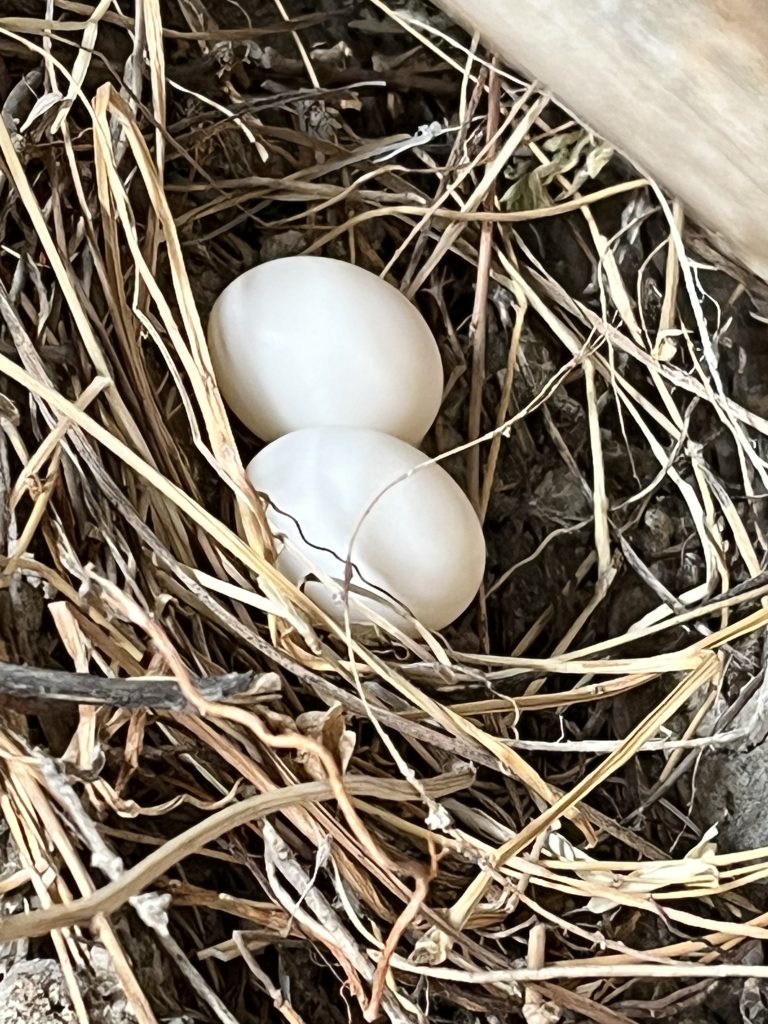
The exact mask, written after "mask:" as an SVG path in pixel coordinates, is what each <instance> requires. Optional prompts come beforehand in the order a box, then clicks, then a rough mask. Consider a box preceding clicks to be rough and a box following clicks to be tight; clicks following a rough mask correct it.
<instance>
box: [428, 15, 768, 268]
mask: <svg viewBox="0 0 768 1024" xmlns="http://www.w3.org/2000/svg"><path fill="white" fill-rule="evenodd" d="M434 2H435V3H436V4H437V6H439V7H440V8H441V9H442V10H444V11H445V12H446V13H447V14H448V15H450V17H451V18H453V20H455V21H456V22H458V23H459V24H462V25H464V26H465V27H466V28H467V29H468V31H470V32H472V31H474V30H477V31H478V32H479V33H480V36H481V38H482V39H483V40H484V42H485V43H486V45H487V46H488V47H489V48H490V49H491V50H493V51H495V52H496V53H498V54H499V55H500V56H501V57H503V58H504V59H505V60H506V61H507V62H508V63H509V65H510V66H511V67H512V68H517V69H520V70H522V71H525V72H526V74H527V75H528V76H530V77H531V78H533V79H536V80H537V81H539V82H541V83H542V86H543V87H544V88H546V89H549V90H550V91H551V92H552V93H553V95H555V96H556V97H557V99H558V100H559V101H560V102H561V103H562V104H563V106H564V107H565V108H566V109H567V110H569V111H571V112H572V113H573V114H574V115H575V116H576V117H578V118H579V120H581V121H582V122H584V123H585V124H588V125H590V127H592V128H593V129H594V130H595V131H596V132H597V133H598V134H600V135H602V136H603V137H604V138H605V139H607V140H608V141H609V142H610V143H612V144H613V145H614V146H615V147H616V148H617V149H618V150H620V151H622V152H623V153H624V154H625V155H626V156H627V157H629V159H630V160H632V161H633V163H635V164H636V165H637V166H638V167H639V168H640V169H641V170H642V171H643V173H646V174H648V175H651V176H652V177H654V178H655V179H656V180H657V181H658V182H659V183H661V184H662V185H664V186H665V187H666V188H667V189H669V190H670V191H671V192H672V193H674V194H675V195H677V196H679V197H680V198H681V199H682V201H683V203H684V204H685V207H686V210H687V212H688V213H690V214H692V215H693V217H694V219H695V220H696V221H697V222H698V223H700V224H701V225H702V226H703V227H705V228H707V229H709V230H710V231H711V232H712V233H713V234H714V235H715V241H716V243H717V244H718V245H719V247H720V248H721V249H722V250H723V251H724V252H727V253H728V254H729V255H733V256H735V257H737V258H738V259H740V260H742V261H743V262H744V263H745V264H746V265H747V266H748V267H750V268H751V269H752V270H753V271H754V272H755V273H757V274H759V275H760V276H762V277H763V278H766V279H768V242H767V241H766V235H767V232H768V2H767V0H434Z"/></svg>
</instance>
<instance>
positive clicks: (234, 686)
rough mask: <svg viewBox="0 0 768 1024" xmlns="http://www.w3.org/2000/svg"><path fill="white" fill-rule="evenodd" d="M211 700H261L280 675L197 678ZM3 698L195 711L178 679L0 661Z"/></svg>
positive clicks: (272, 691) (273, 692)
mask: <svg viewBox="0 0 768 1024" xmlns="http://www.w3.org/2000/svg"><path fill="white" fill-rule="evenodd" d="M196 686H197V688H198V690H199V691H200V693H201V694H202V695H203V696H204V697H206V698H207V699H208V700H216V701H219V700H232V699H233V698H238V699H239V700H243V701H256V700H259V699H262V700H263V699H264V698H265V697H266V698H269V697H270V696H275V695H276V694H277V693H279V689H280V679H279V676H277V675H276V674H275V673H274V672H264V673H262V674H258V673H255V672H232V673H229V674H228V675H222V676H216V677H215V678H210V679H198V680H196ZM3 699H5V700H6V701H7V700H11V701H13V702H14V703H18V704H19V705H20V706H22V707H23V708H24V709H25V710H27V711H28V710H30V705H33V704H34V705H36V704H39V703H41V702H45V703H46V704H48V705H49V706H50V703H51V702H52V701H55V702H60V703H65V704H108V705H111V706H112V707H122V708H153V709H155V710H158V711H159V710H163V711H192V710H193V709H192V708H191V707H190V705H189V703H188V702H187V700H186V698H185V697H184V695H183V694H182V692H181V690H180V689H179V687H178V685H177V684H176V682H175V680H173V679H170V678H159V677H156V676H154V677H153V676H146V677H142V678H141V679H106V678H104V677H103V676H96V675H86V674H84V673H78V672H62V671H57V670H55V669H43V668H32V667H31V666H28V665H10V664H7V663H5V662H0V703H2V702H3Z"/></svg>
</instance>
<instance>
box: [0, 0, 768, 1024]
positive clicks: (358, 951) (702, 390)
mask: <svg viewBox="0 0 768 1024" xmlns="http://www.w3.org/2000/svg"><path fill="white" fill-rule="evenodd" d="M11 6H12V7H13V8H14V10H13V12H12V14H11V15H10V16H5V17H2V18H0V106H1V107H2V117H0V203H1V206H0V210H1V214H0V244H1V245H2V255H0V324H2V327H1V329H0V392H1V393H0V661H2V662H4V663H5V664H4V665H0V715H2V718H1V719H0V753H1V754H2V778H1V780H0V809H1V810H2V815H3V819H4V828H5V832H4V834H3V836H2V842H3V849H4V857H3V863H4V865H5V867H4V869H3V870H2V872H0V899H1V900H2V905H3V914H2V916H0V950H2V955H3V964H4V969H5V971H6V980H5V982H4V983H3V984H4V986H8V985H10V984H11V983H13V984H16V981H15V980H14V979H16V980H18V979H19V978H21V977H22V976H23V977H26V976H27V972H34V970H35V969H36V967H35V965H39V964H43V965H45V972H44V976H45V977H46V978H48V979H49V981H50V985H49V984H48V982H45V985H43V984H42V982H40V986H42V988H43V989H44V990H45V992H48V993H50V992H52V991H53V990H54V989H55V992H54V996H55V1000H54V1001H55V1003H56V1005H55V1006H54V1007H53V1009H52V1010H51V1013H53V1014H57V1015H54V1016H51V1015H49V1017H47V1018H44V1017H41V1018H40V1019H41V1020H42V1019H46V1020H48V1019H49V1020H51V1021H53V1020H57V1021H58V1020H61V1021H65V1020H66V1021H69V1020H77V1021H80V1022H86V1021H88V1020H97V1021H101V1022H102V1024H105V1022H108V1021H112V1020H115V1021H117V1020H122V1019H129V1017H130V1019H134V1020H136V1021H139V1022H140V1024H155V1022H158V1021H160V1020H176V1021H192V1020H195V1021H210V1022H215V1021H219V1022H230V1024H231V1022H235V1021H238V1022H242V1024H250V1022H254V1024H256V1022H264V1021H267V1020H285V1021H288V1022H290V1024H305V1022H310V1021H321V1022H323V1024H325V1022H329V1024H330V1022H336V1021H339V1022H341V1021H347V1020H352V1021H362V1020H368V1021H371V1020H374V1019H378V1018H379V1017H380V1016H381V1017H382V1018H384V1019H387V1020H389V1021H392V1022H395V1024H417V1022H425V1021H427V1020H430V1021H453V1022H460V1024H469V1022H470V1021H472V1022H474V1021H483V1022H487V1024H496V1022H498V1024H506V1022H514V1021H526V1022H527V1024H544V1022H555V1021H560V1020H562V1021H571V1022H578V1021H597V1022H600V1024H628V1022H629V1021H641V1020H658V1019H662V1018H663V1019H665V1020H675V1019H678V1020H680V1021H685V1020H690V1019H696V1020H697V1021H703V1022H706V1021H710V1020H711V1021H712V1022H714V1021H716V1020H718V1019H719V1020H725V1019H727V1020H729V1021H730V1020H736V1019H738V1018H739V1017H741V1019H743V1020H750V1021H753V1020H755V1021H756V1020H762V1019H764V1013H765V1006H766V1005H768V998H767V997H766V991H768V989H766V981H767V980H768V966H766V964H765V962H764V959H763V954H762V948H763V943H764V940H765V939H766V938H768V916H766V915H765V914H764V913H763V912H762V911H761V909H760V907H759V906H756V905H755V903H754V902H752V901H753V900H755V899H758V898H759V896H757V895H756V893H758V892H759V889H756V888H755V886H756V884H757V883H760V882H761V880H763V879H765V878H766V876H768V855H767V854H766V849H765V848H760V847H758V848H753V849H749V848H745V843H744V840H743V837H746V836H750V837H752V836H754V835H755V834H756V832H755V829H756V827H757V826H756V823H755V822H752V821H743V822H742V821H741V819H740V818H738V817H737V818H734V814H736V815H741V814H742V813H745V814H746V813H749V814H752V815H756V814H758V813H759V807H758V809H757V810H756V809H755V807H756V805H755V802H754V801H752V802H750V801H748V800H747V801H745V800H741V801H739V800H736V801H735V802H732V801H729V800H727V799H725V798H724V801H723V805H722V806H718V804H717V801H715V802H714V806H713V800H711V799H710V800H709V801H705V802H702V801H701V799H700V792H697V787H698V788H699V789H700V787H701V785H702V779H706V778H707V771H709V770H710V768H709V766H711V765H712V764H715V765H717V769H716V771H717V774H718V777H722V776H723V775H724V774H726V775H727V773H728V771H729V767H728V766H729V764H730V763H731V760H730V759H731V756H732V755H735V756H736V758H737V760H736V762H734V763H735V764H736V765H737V766H738V765H740V764H741V763H742V762H744V763H746V761H745V759H747V760H748V759H749V758H750V757H751V756H755V755H754V752H755V751H760V748H761V745H762V744H763V743H764V737H765V723H764V716H765V710H764V709H765V701H766V681H765V680H766V676H765V672H766V645H765V626H766V623H768V575H766V569H765V555H766V517H765V509H764V497H765V494H766V493H767V492H768V462H766V436H767V435H768V420H766V418H765V416H766V401H765V393H766V392H765V384H764V382H765V372H764V369H763V366H764V359H765V356H764V354H763V351H762V350H763V348H764V342H763V338H764V332H765V311H766V309H768V305H766V296H765V289H764V286H763V285H761V284H760V283H759V282H757V281H755V280H753V279H751V278H749V277H748V276H747V275H745V274H744V273H743V272H741V271H740V270H739V269H738V268H735V267H733V266H732V265H730V264H727V263H726V262H725V261H724V260H722V259H721V258H720V257H718V256H717V254H716V253H715V252H714V251H713V250H712V249H711V247H710V245H709V243H708V241H707V240H706V239H705V238H704V237H703V236H702V235H701V234H700V233H699V232H698V231H697V230H696V227H695V225H690V224H688V223H687V222H686V219H685V211H684V210H682V209H681V208H680V206H679V205H678V204H676V203H675V202H673V201H672V200H670V199H669V198H668V197H667V196H665V195H664V194H663V192H662V191H661V190H660V189H659V188H658V187H657V186H656V184H655V183H654V182H652V181H648V180H646V179H645V178H643V177H642V176H641V175H639V174H638V173H637V172H636V171H635V170H634V169H633V168H632V167H630V166H629V165H628V164H627V163H626V162H625V161H624V160H623V159H622V158H621V157H620V156H618V155H616V154H614V153H613V152H612V151H611V150H610V149H609V148H608V147H607V146H606V145H605V144H604V143H603V142H602V141H601V140H599V139H596V138H595V137H594V136H593V135H592V134H591V133H590V132H589V131H588V130H587V129H586V128H585V127H583V126H581V125H579V124H578V123H576V122H574V121H573V119H572V118H571V117H570V116H569V115H567V114H565V113H564V112H563V111H562V110H561V109H559V108H558V107H557V106H556V105H555V104H554V103H553V102H552V101H551V99H550V98H549V97H548V96H547V95H544V94H542V93H540V92H539V91H538V89H537V87H534V86H532V85H530V84H529V83H527V82H525V81H523V80H521V79H520V78H519V76H518V75H517V73H516V71H515V69H506V68H504V67H503V66H502V65H501V64H500V63H499V62H498V61H497V60H496V59H495V58H494V57H493V55H492V54H488V53H486V52H484V51H483V50H482V49H479V48H478V46H477V44H476V43H475V42H473V41H472V40H470V39H468V38H467V37H466V36H465V35H463V34H462V33H461V32H460V31H459V30H458V29H457V28H456V27H455V26H453V25H451V24H450V23H448V22H447V21H446V20H445V19H444V18H442V16H440V15H439V14H437V13H436V12H435V11H434V10H433V9H432V8H426V7H424V6H423V5H421V4H417V3H409V4H407V5H405V6H398V5H391V4H390V3H389V2H388V0H371V2H370V3H368V2H362V0H360V2H346V3H345V2H342V3H339V4H321V5H317V4H313V3H310V2H308V0H307V2H303V0H291V2H290V3H289V2H288V0H284V2H280V0H265V2H256V0H249V2H245V0H244V2H243V3H240V4H230V3H224V2H222V0H215V2H214V0H167V2H163V3H162V4H161V3H160V0H143V3H139V4H137V5H136V10H135V13H134V12H133V7H132V5H123V6H122V7H120V6H118V5H115V4H111V3H109V2H99V3H96V4H94V5H91V4H87V3H81V2H79V0H48V3H47V4H46V5H45V7H46V13H45V17H42V16H41V13H40V9H39V5H38V4H36V3H32V2H31V0H30V2H27V0H14V3H13V4H12V5H11ZM5 10H6V15H7V13H8V7H7V5H6V9H5ZM301 252H304V253H323V254H325V255H329V256H334V257H336V258H340V259H344V260H350V261H354V262H357V263H359V264H361V265H363V266H365V267H367V268H368V269H370V270H372V271H374V272H376V273H379V274H381V275H384V276H386V277H387V278H388V279H389V280H391V281H393V282H395V283H396V284H397V285H398V286H399V287H401V289H402V290H403V292H404V293H405V294H406V295H407V296H408V297H409V298H411V299H412V300H413V301H415V302H416V303H417V304H418V306H419V308H420V310H421V311H422V312H423V314H424V315H425V317H426V318H427V319H428V321H429V322H430V324H431V326H432V328H433V330H434V333H435V334H436V336H437V337H438V339H439V343H440V346H441V351H442V355H443V359H444V364H445V368H446V381H447V385H446V392H445V397H444V402H443V408H442V411H441V414H440V417H439V419H438V422H437V424H436V426H435V428H434V430H433V431H432V432H431V434H430V435H429V437H428V439H427V441H426V446H427V449H426V450H427V454H428V455H429V457H430V458H435V459H440V460H441V462H442V464H443V465H445V467H446V468H447V469H448V470H449V471H450V472H451V473H452V474H453V475H454V476H455V477H456V479H457V480H458V481H459V482H460V483H461V484H462V486H464V487H465V489H466V490H467V492H468V493H469V495H470V497H471V498H472V500H473V501H474V503H475V506H476V508H477V509H478V512H479V514H480V516H481V518H482V519H483V521H484V527H485V533H486V538H487V544H488V554H489V557H488V572H487V577H486V581H485V584H484V587H483V589H482V590H481V592H480V594H479V595H478V598H477V600H476V602H475V603H474V605H473V606H472V608H471V609H470V610H469V611H468V612H467V613H466V614H465V615H464V616H463V617H462V619H461V620H460V621H458V622H457V623H455V624H454V625H453V626H452V627H451V628H449V629H447V630H446V631H445V632H444V633H443V634H442V635H435V636H432V635H429V634H427V633H426V632H425V633H424V635H423V636H422V637H420V638H418V639H417V640H408V639H407V638H404V637H402V636H396V635H393V634H388V633H386V632H385V631H382V632H381V633H379V634H378V635H377V636H376V637H375V638H373V639H368V640H364V639H362V638H360V637H359V636H354V635H350V634H348V633H347V632H346V631H345V630H344V629H343V628H342V627H340V626H338V625H336V624H335V623H333V622H331V621H329V620H327V619H325V620H323V618H322V616H319V618H318V615H317V613H316V610H315V609H313V608H312V607H311V605H310V603H309V599H308V598H307V597H306V595H305V594H303V593H302V592H300V591H299V590H297V589H296V588H295V587H294V586H293V585H291V584H290V583H289V582H288V581H287V580H285V579H283V578H282V576H281V575H280V573H279V572H278V571H277V570H276V569H275V568H274V565H273V559H272V542H271V538H270V536H269V533H268V529H267V527H266V523H265V518H264V514H263V508H262V506H261V504H260V500H259V498H258V497H257V495H256V494H254V493H253V491H252V490H251V489H250V487H249V485H248V481H247V479H246V477H245V474H244V470H243V465H244V462H245V461H247V460H248V459H250V458H251V457H252V455H253V454H254V452H255V450H256V447H257V442H256V441H255V440H254V439H253V438H252V437H250V436H249V435H248V434H247V433H246V432H245V431H244V430H243V429H242V428H241V427H240V425H239V424H238V423H237V422H235V421H234V420H232V419H230V418H229V417H228V414H227V411H226V409H225V407H224V406H223V404H222V401H221V398H220V396H219V393H218V390H217V388H216V385H215V381H214V378H213V375H212V372H211V365H210V360H209V356H208V352H207V347H206V341H205V333H204V325H205V321H206V317H207V314H208V312H209V310H210V307H211V305H212V303H213V301H214V299H215V298H216V296H217V295H218V293H219V292H220V291H221V289H222V288H223V287H224V286H225V285H226V284H227V283H228V282H229V281H230V280H232V279H233V278H234V277H235V276H237V275H238V274H239V273H241V272H242V271H243V270H244V269H245V268H247V267H249V266H253V265H254V264H256V263H257V262H259V261H262V260H267V259H275V258H278V257H280V256H285V255H291V254H296V253H301ZM318 622H320V623H321V625H318ZM762 753H764V751H762ZM737 770H738V771H741V768H738V767H737ZM706 785H707V788H708V790H709V789H712V791H715V787H714V786H713V785H712V784H711V783H707V784H706ZM727 790H728V786H727V784H726V785H725V787H724V791H727ZM717 791H718V792H719V790H717ZM745 808H746V809H747V810H746V811H745V810H744V809H745ZM750 808H751V810H750ZM718 825H724V826H725V832H724V835H725V838H726V840H727V841H726V842H725V843H723V842H722V839H721V838H720V837H719V836H718V830H717V826H718ZM763 842H765V840H763ZM40 977H43V975H42V974H41V975H40ZM41 991H42V990H41ZM43 994H44V993H43ZM41 998H42V995H41ZM761 1014H762V1016H761ZM717 1015H719V1016H717ZM3 1019H6V1018H3ZM8 1019H11V1018H8Z"/></svg>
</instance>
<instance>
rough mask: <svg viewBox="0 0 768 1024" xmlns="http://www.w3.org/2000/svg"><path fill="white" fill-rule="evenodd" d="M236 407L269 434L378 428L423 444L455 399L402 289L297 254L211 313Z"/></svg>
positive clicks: (254, 273)
mask: <svg viewBox="0 0 768 1024" xmlns="http://www.w3.org/2000/svg"><path fill="white" fill-rule="evenodd" d="M208 344H209V348H210V353H211V359H212V362H213V368H214V371H215V373H216V379H217V381H218V384H219V388H220V390H221V393H222V395H223V397H224V400H225V401H226V402H227V404H228V405H229V406H230V408H231V409H232V411H233V412H234V413H235V414H236V415H237V416H238V417H239V419H241V420H242V422H243V423H244V424H245V425H246V426H247V427H249V428H250V429H251V430H252V431H253V433H254V434H256V436H257V437H260V438H262V439H263V440H265V441H271V440H273V439H274V438H276V437H281V436H282V435H283V434H287V433H290V431H292V430H300V429H302V428H304V427H321V426H348V427H367V428H370V429H372V430H381V431H383V432H384V433H385V434H392V435H393V436H395V437H400V438H402V439H403V440H405V441H409V442H411V443H416V444H417V443H418V442H419V441H421V439H422V438H423V437H424V435H425V434H426V432H427V431H428V430H429V428H430V426H431V425H432V423H433V422H434V419H435V416H436V415H437V411H438V409H439V407H440V401H441V398H442V390H443V369H442V364H441V361H440V353H439V351H438V348H437V344H436V343H435V339H434V337H433V336H432V332H431V331H430V329H429V327H428V326H427V323H426V321H425V320H424V318H423V317H422V316H421V314H420V313H419V311H418V310H417V309H416V307H415V306H414V305H412V304H411V303H410V302H409V301H408V300H407V299H406V298H405V296H404V295H402V294H401V293H400V292H399V291H398V290H397V289H396V288H394V287H393V286H392V285H391V284H387V282H386V281H383V280H382V279H381V278H379V277H377V276H376V275H375V274H371V273H369V271H367V270H363V269H362V268H361V267H356V266H353V265H352V264H351V263H344V262H342V261H341V260H333V259H327V258H325V257H322V256H289V257H286V258H285V259H279V260H272V261H271V262H269V263H264V264H262V265H261V266H258V267H254V268H253V269H252V270H248V271H246V272H245V273H244V274H241V275H240V277H238V278H236V279H235V280H234V281H233V282H232V283H231V284H230V285H228V287H227V288H225V289H224V291H223V292H222V293H221V295H220V296H219V298H218V299H217V300H216V303H215V305H214V307H213V310H212V312H211V318H210V322H209V325H208Z"/></svg>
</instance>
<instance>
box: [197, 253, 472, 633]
mask: <svg viewBox="0 0 768 1024" xmlns="http://www.w3.org/2000/svg"><path fill="white" fill-rule="evenodd" d="M208 341H209V348H210V353H211V360H212V363H213V368H214V372H215V374H216V379H217V382H218V385H219V389H220V391H221V394H222V396H223V398H224V400H225V401H226V402H227V404H228V405H229V406H230V408H231V409H232V410H233V412H234V413H235V414H236V415H237V416H238V418H239V419H240V420H242V422H243V423H244V424H245V425H246V426H247V427H249V428H250V429H251V430H252V431H253V433H254V434H256V435H257V436H258V437H260V438H262V439H263V440H265V441H271V442H272V443H271V444H268V445H267V446H266V447H265V448H264V449H263V450H262V451H261V452H260V453H259V454H258V455H256V457H255V458H254V459H252V460H251V462H250V463H249V465H248V467H247V469H246V472H247V475H248V477H249V479H250V481H251V483H252V485H253V487H254V488H255V489H256V490H257V491H258V492H260V493H261V494H263V495H265V496H266V498H267V511H266V514H267V519H268V521H269V523H270V526H271V528H272V530H273V532H274V534H275V537H276V539H277V541H278V547H279V553H278V559H277V566H278V568H279V569H280V571H281V572H282V573H283V574H284V575H285V576H286V577H287V578H288V579H291V580H292V581H293V582H294V583H296V584H298V585H300V586H302V587H303V588H304V589H305V591H306V592H307V594H308V596H310V597H311V598H312V600H313V601H314V602H315V604H317V605H318V607H320V608H322V609H323V610H324V611H326V612H327V613H328V614H329V615H331V616H332V617H333V618H335V619H336V620H337V621H343V619H344V614H345V608H348V611H349V618H350V621H351V622H352V623H353V624H370V623H371V622H372V621H373V622H375V621H377V620H379V619H384V620H386V621H387V622H389V623H391V624H392V625H394V626H396V627H397V628H399V629H401V630H403V631H404V632H405V633H408V634H413V633H414V632H416V629H415V622H416V621H418V622H420V623H421V624H422V625H423V626H425V627H427V628H428V629H441V628H442V627H443V626H446V625H448V623H450V622H452V621H453V619H455V618H456V617H457V616H458V615H460V614H461V612H462V611H464V609H465V608H466V607H467V605H468V604H469V603H470V602H471V600H472V598H473V597H474V595H475V593H476V592H477V589H478V587H479V585H480V582H481V579H482V575H483V570H484V566H485V544H484V540H483V535H482V529H481V527H480V523H479V521H478V519H477V516H476V514H475V512H474V509H473V508H472V506H471V504H470V503H469V501H468V500H467V498H466V496H465V495H464V493H463V492H462V491H461V489H460V488H459V487H458V485H457V484H456V483H455V482H454V481H453V480H452V478H451V477H450V476H449V475H448V474H447V473H446V472H445V470H443V469H442V468H441V467H440V466H439V465H436V464H434V463H429V461H428V460H427V458H426V456H425V455H423V454H422V453H421V452H420V451H418V450H417V448H416V447H414V445H417V444H419V443H420V442H421V440H422V439H423V437H424V435H425V434H426V432H427V431H428V430H429V428H430V426H431V424H432V422H433V421H434V419H435V416H436V415H437V411H438V409H439V406H440V401H441V397H442V389H443V372H442V364H441V360H440V353H439V351H438V348H437V345H436V343H435V339H434V337H433V336H432V333H431V331H430V329H429V327H428V326H427V324H426V322H425V321H424V319H423V318H422V317H421V315H420V313H419V312H418V310H417V309H416V308H415V307H414V306H413V305H412V304H411V303H410V302H408V300H407V299H406V298H405V297H404V296H403V295H402V294H401V293H400V292H399V291H397V289H396V288H393V287H392V286H391V285H389V284H387V283H386V282H385V281H383V280H381V279H380V278H378V277H376V276H375V275H374V274H371V273H369V272H368V271H366V270H362V269H361V268H360V267H356V266H353V265H351V264H347V263H343V262H341V261H339V260H333V259H327V258H324V257H316V256H294V257H288V258H286V259H279V260H274V261H272V262H269V263H265V264H263V265H261V266H258V267H255V268H254V269H252V270H249V271H247V272H246V273H244V274H242V275H241V276H240V277H238V278H237V279H236V280H235V281H233V282H232V283H231V284H230V285H229V286H228V287H227V288H226V289H225V290H224V291H223V292H222V294H221V295H220V297H219V298H218V300H217V301H216V303H215V305H214V307H213V310H212V312H211V318H210V323H209V328H208Z"/></svg>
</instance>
